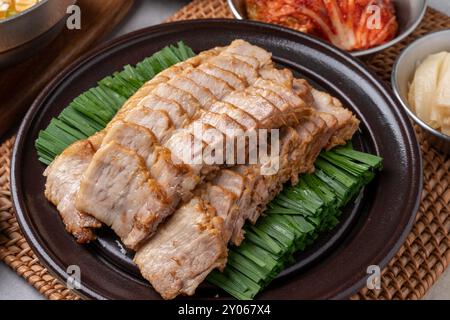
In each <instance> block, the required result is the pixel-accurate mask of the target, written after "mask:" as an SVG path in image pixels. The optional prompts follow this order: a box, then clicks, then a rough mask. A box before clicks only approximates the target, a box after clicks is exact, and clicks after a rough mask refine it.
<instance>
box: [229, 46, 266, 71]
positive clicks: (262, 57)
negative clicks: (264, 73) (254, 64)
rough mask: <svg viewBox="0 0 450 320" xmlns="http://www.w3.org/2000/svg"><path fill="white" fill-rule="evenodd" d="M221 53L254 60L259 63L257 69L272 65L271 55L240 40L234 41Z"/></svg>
mask: <svg viewBox="0 0 450 320" xmlns="http://www.w3.org/2000/svg"><path fill="white" fill-rule="evenodd" d="M223 52H225V53H231V54H238V55H240V56H246V57H251V58H255V59H256V60H257V61H258V63H259V67H263V66H265V65H267V64H271V63H272V54H271V53H270V52H268V51H266V50H264V49H262V48H260V47H258V46H255V45H252V44H250V43H248V42H247V41H244V40H241V39H237V40H234V41H233V42H232V43H231V44H230V45H229V46H227V47H225V48H224V50H223Z"/></svg>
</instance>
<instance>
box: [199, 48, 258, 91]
mask: <svg viewBox="0 0 450 320" xmlns="http://www.w3.org/2000/svg"><path fill="white" fill-rule="evenodd" d="M208 62H209V63H210V64H212V65H214V66H216V67H218V68H220V69H224V70H226V71H229V72H232V73H234V74H235V75H237V76H238V77H239V78H240V79H241V80H243V81H245V82H246V84H247V86H248V85H251V84H252V83H254V82H255V81H256V79H258V72H257V70H255V68H253V66H252V65H250V64H248V63H247V62H245V61H242V60H239V59H237V58H235V57H233V56H231V55H228V56H222V55H218V56H215V57H212V58H210V59H209V60H208Z"/></svg>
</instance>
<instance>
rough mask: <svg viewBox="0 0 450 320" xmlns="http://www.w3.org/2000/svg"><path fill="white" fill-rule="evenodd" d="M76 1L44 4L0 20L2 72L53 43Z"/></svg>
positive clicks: (46, 1)
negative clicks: (4, 68) (69, 9)
mask: <svg viewBox="0 0 450 320" xmlns="http://www.w3.org/2000/svg"><path fill="white" fill-rule="evenodd" d="M75 3H76V0H42V1H41V2H39V3H38V4H36V5H34V6H33V7H31V8H29V9H27V10H25V11H23V12H21V13H19V14H16V15H14V16H11V17H9V18H6V19H1V20H0V68H1V67H6V66H9V65H11V64H14V63H17V62H19V61H21V60H24V59H26V58H28V57H30V56H31V55H33V54H34V53H36V52H37V51H38V50H39V49H41V48H43V47H45V46H46V45H47V44H48V43H50V42H51V41H52V40H53V39H54V38H55V37H56V35H57V34H58V33H59V32H60V31H61V30H62V28H63V26H64V24H65V19H64V18H65V16H66V15H67V13H66V11H67V7H68V6H70V5H72V4H75Z"/></svg>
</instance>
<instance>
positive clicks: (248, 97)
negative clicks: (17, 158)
mask: <svg viewBox="0 0 450 320" xmlns="http://www.w3.org/2000/svg"><path fill="white" fill-rule="evenodd" d="M358 125H359V122H358V120H357V119H356V118H355V117H354V116H353V114H352V113H351V112H350V111H348V110H347V109H345V108H343V107H342V105H341V103H340V102H339V101H338V100H337V99H335V98H333V97H331V96H330V95H328V94H327V93H324V92H320V91H318V90H315V89H314V88H312V87H311V86H310V85H309V84H308V83H307V82H306V81H305V80H301V79H295V78H294V77H293V75H292V72H291V71H289V70H287V69H283V70H280V69H277V68H276V67H275V66H274V64H273V62H272V59H271V54H270V53H269V52H267V51H265V50H264V49H262V48H259V47H257V46H254V45H251V44H249V43H248V42H246V41H243V40H235V41H233V42H232V43H231V44H230V45H229V46H227V47H220V48H214V49H211V50H208V51H205V52H202V53H200V54H199V55H197V56H196V57H194V58H191V59H189V60H187V61H184V62H181V63H179V64H177V65H175V66H172V67H170V68H169V69H167V70H165V71H163V72H162V73H160V74H159V75H158V76H157V77H155V78H154V79H152V80H151V81H149V82H147V83H146V84H145V85H144V86H143V87H142V88H141V89H139V90H138V92H136V94H135V95H134V96H132V97H131V98H130V99H129V100H128V101H127V102H126V103H125V105H124V106H123V107H122V108H121V110H120V111H119V113H118V114H117V115H116V116H115V118H114V119H113V120H112V121H111V122H110V123H109V124H108V126H107V127H106V128H105V129H104V130H103V131H101V132H98V133H97V134H95V135H94V136H92V137H90V138H88V139H87V140H84V141H78V142H76V143H74V144H73V145H71V146H70V147H69V148H67V149H66V150H65V151H64V152H63V153H62V154H61V155H60V156H59V157H57V158H56V159H55V160H54V162H53V163H52V164H51V165H50V166H49V167H48V168H47V170H46V172H45V175H46V176H47V183H46V191H45V194H46V197H47V198H48V199H49V200H50V201H51V202H52V203H54V204H55V205H56V206H57V209H58V211H59V212H60V214H61V217H62V219H63V221H64V223H65V225H66V229H67V231H68V232H70V233H72V234H73V235H74V236H75V237H76V238H77V241H78V242H80V243H85V242H89V241H91V240H93V239H95V234H94V230H95V229H96V228H99V227H101V226H102V224H105V225H108V226H110V227H111V228H112V229H113V230H114V231H115V232H116V234H117V235H118V236H119V237H120V238H121V240H122V242H123V243H124V244H125V246H127V247H128V248H130V249H133V250H136V251H137V252H136V255H135V263H136V264H137V265H138V267H139V269H140V270H141V273H142V275H143V276H144V277H145V278H146V279H147V280H148V281H150V283H151V284H152V285H153V287H154V288H155V289H156V290H157V291H158V292H159V293H160V294H161V295H162V297H163V298H165V299H172V298H175V297H176V296H177V295H179V294H187V295H192V294H194V292H195V289H196V288H197V286H198V285H199V284H200V283H201V282H202V281H203V280H204V279H205V277H206V276H207V275H208V274H209V272H211V271H212V270H213V269H214V268H219V269H222V268H223V267H224V266H225V264H226V260H227V245H228V244H229V243H232V244H234V245H239V244H240V243H241V242H242V240H243V238H244V233H243V230H242V228H243V226H244V223H245V222H246V221H247V220H249V221H251V222H252V223H254V222H256V220H257V219H258V217H259V216H260V214H261V213H262V212H263V211H264V209H265V206H266V205H267V204H268V203H269V202H270V201H271V200H272V199H273V198H274V197H275V196H276V195H277V194H278V193H279V192H280V191H281V189H282V187H283V184H284V183H286V182H288V181H289V180H291V181H292V183H296V182H297V178H298V175H299V174H300V173H302V172H310V171H312V170H313V169H314V161H315V159H316V157H317V156H318V154H319V153H320V151H321V150H322V149H324V148H327V149H329V148H332V147H333V146H336V145H339V144H343V143H345V142H346V141H347V140H349V139H351V137H352V136H353V134H354V133H355V131H356V130H357V128H358ZM198 128H201V129H202V130H198ZM261 129H279V140H278V141H276V145H277V146H276V147H277V150H278V152H277V154H276V157H275V158H276V159H274V158H271V159H270V163H273V162H276V163H277V170H275V171H274V172H272V173H271V174H267V173H266V171H267V170H266V169H267V168H266V167H265V166H266V165H267V164H264V163H261V162H258V163H251V164H250V163H245V161H244V163H243V164H235V163H241V162H239V161H235V162H233V164H234V165H230V163H228V162H226V163H217V162H215V161H214V160H216V159H217V152H218V150H219V149H222V150H223V152H224V153H225V154H227V155H228V154H231V155H232V157H233V159H234V157H237V155H238V154H239V151H240V150H235V148H236V145H239V143H232V144H228V143H224V141H233V142H236V141H237V140H239V139H240V138H241V137H242V135H243V133H244V135H246V136H247V135H248V133H249V132H256V131H260V130H261ZM199 132H200V133H199ZM205 132H207V133H206V134H205ZM268 140H270V141H269V146H268V148H269V149H271V148H272V149H274V148H275V145H274V142H273V141H272V140H271V139H267V140H264V143H266V142H267V141H268ZM245 141H246V142H245V148H244V149H245V150H246V152H249V151H250V150H251V149H252V148H256V149H257V148H258V146H259V144H260V143H262V142H263V141H261V139H260V140H257V143H256V144H257V146H255V145H254V143H252V142H251V141H249V140H245ZM231 149H232V150H231ZM192 159H196V160H197V161H192ZM244 159H248V154H247V153H246V155H245V156H244ZM198 160H199V161H198ZM234 160H236V159H234Z"/></svg>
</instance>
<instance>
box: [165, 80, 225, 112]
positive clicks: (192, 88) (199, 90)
mask: <svg viewBox="0 0 450 320" xmlns="http://www.w3.org/2000/svg"><path fill="white" fill-rule="evenodd" d="M168 84H169V85H171V86H173V87H175V88H178V89H180V90H183V91H185V92H187V93H189V94H191V95H192V96H193V97H194V98H195V99H196V100H197V101H198V102H199V104H200V106H201V107H202V108H203V109H207V108H208V107H209V106H210V105H211V104H213V103H214V102H215V101H216V97H214V95H213V94H212V93H211V91H209V90H208V89H206V88H205V87H202V86H199V85H198V84H197V83H195V82H194V81H193V80H191V79H189V78H186V77H185V76H184V74H181V75H179V76H177V77H174V78H172V79H171V80H170V81H169V82H168Z"/></svg>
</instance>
